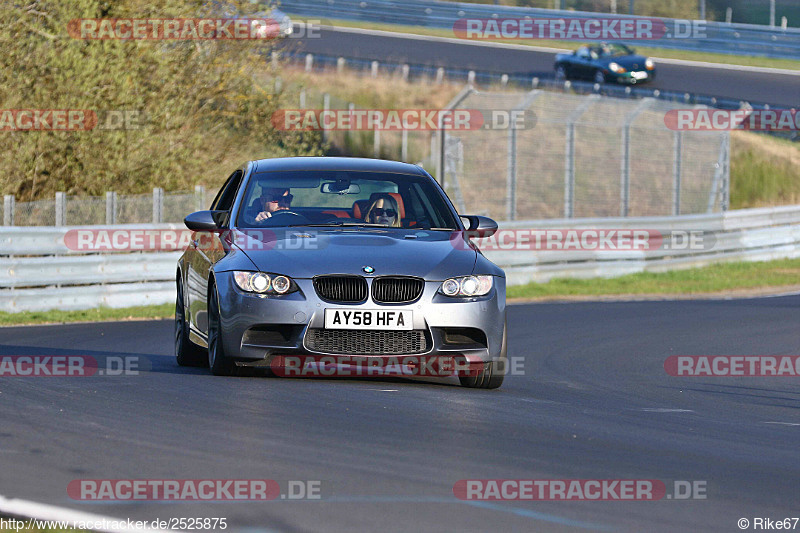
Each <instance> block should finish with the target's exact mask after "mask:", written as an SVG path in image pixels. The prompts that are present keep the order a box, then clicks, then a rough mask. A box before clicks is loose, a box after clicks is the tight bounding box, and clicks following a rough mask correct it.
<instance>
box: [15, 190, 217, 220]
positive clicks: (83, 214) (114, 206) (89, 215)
mask: <svg viewBox="0 0 800 533" xmlns="http://www.w3.org/2000/svg"><path fill="white" fill-rule="evenodd" d="M210 202H211V198H210V197H207V196H206V190H205V188H204V187H203V186H201V185H198V186H197V187H195V190H194V192H186V191H180V192H171V193H165V192H164V191H163V189H161V188H155V189H153V193H152V194H130V195H122V194H117V193H115V192H111V191H109V192H107V193H106V195H105V197H102V196H69V195H66V194H64V193H61V192H59V193H56V195H55V198H54V199H52V200H36V201H32V202H17V201H16V200H15V198H14V197H13V196H10V195H7V196H5V197H4V198H3V204H2V211H0V214H1V215H2V222H3V225H4V226H78V225H80V226H83V225H103V224H150V223H153V224H158V223H162V222H178V223H180V222H183V219H184V217H185V216H186V215H188V214H189V213H191V212H193V211H199V210H201V209H208V207H209V204H210Z"/></svg>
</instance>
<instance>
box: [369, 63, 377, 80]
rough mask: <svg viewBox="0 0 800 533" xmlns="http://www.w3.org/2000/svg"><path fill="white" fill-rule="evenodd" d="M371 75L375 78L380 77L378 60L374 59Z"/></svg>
mask: <svg viewBox="0 0 800 533" xmlns="http://www.w3.org/2000/svg"><path fill="white" fill-rule="evenodd" d="M370 75H371V76H372V77H373V78H377V77H378V62H377V61H373V62H372V64H371V65H370Z"/></svg>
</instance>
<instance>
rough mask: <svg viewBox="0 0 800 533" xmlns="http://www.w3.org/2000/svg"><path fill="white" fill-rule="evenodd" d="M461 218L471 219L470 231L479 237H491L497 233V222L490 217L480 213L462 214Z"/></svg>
mask: <svg viewBox="0 0 800 533" xmlns="http://www.w3.org/2000/svg"><path fill="white" fill-rule="evenodd" d="M461 218H463V219H466V220H468V221H469V227H467V231H469V232H470V233H471V234H472V235H474V236H475V237H478V238H481V239H482V238H485V237H491V236H492V235H494V234H495V233H497V222H495V221H494V220H492V219H491V218H489V217H483V216H479V215H462V216H461Z"/></svg>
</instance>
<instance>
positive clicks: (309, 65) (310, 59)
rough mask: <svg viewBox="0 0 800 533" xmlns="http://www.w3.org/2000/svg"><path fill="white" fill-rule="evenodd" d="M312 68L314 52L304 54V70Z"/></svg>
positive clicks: (309, 70) (308, 70)
mask: <svg viewBox="0 0 800 533" xmlns="http://www.w3.org/2000/svg"><path fill="white" fill-rule="evenodd" d="M313 68H314V54H306V72H311V69H313Z"/></svg>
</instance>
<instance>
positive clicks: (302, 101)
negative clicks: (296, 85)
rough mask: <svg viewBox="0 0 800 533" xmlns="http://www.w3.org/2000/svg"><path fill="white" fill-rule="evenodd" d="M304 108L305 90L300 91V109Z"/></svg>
mask: <svg viewBox="0 0 800 533" xmlns="http://www.w3.org/2000/svg"><path fill="white" fill-rule="evenodd" d="M305 108H306V90H305V89H300V109H305Z"/></svg>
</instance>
